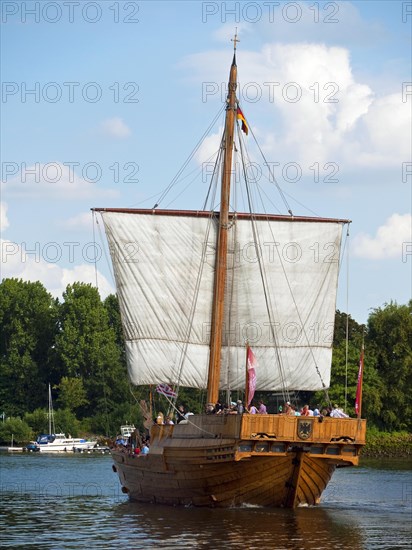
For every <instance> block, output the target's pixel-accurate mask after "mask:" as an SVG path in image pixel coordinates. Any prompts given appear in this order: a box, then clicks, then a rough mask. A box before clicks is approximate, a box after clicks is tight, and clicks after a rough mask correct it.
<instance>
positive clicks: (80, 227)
mask: <svg viewBox="0 0 412 550" xmlns="http://www.w3.org/2000/svg"><path fill="white" fill-rule="evenodd" d="M60 225H61V226H62V227H64V228H65V229H69V230H70V231H84V230H85V229H86V230H88V231H90V232H91V231H92V229H93V217H92V213H91V212H82V213H81V214H78V215H77V216H73V217H72V218H69V219H67V220H62V221H61V223H60Z"/></svg>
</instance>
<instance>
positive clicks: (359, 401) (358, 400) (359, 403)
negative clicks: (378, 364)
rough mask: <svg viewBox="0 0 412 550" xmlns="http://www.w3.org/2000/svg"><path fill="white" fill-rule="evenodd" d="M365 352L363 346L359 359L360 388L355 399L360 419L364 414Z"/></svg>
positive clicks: (356, 411)
mask: <svg viewBox="0 0 412 550" xmlns="http://www.w3.org/2000/svg"><path fill="white" fill-rule="evenodd" d="M363 352H364V350H363V345H362V351H361V355H360V359H359V372H358V387H357V388H356V399H355V414H356V416H357V417H358V418H360V417H361V412H362V383H363Z"/></svg>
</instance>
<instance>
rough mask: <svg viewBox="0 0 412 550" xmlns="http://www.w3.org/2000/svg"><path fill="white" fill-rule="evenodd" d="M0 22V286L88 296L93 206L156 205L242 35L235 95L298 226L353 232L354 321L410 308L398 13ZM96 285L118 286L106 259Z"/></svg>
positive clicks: (409, 7) (16, 7) (307, 7)
mask: <svg viewBox="0 0 412 550" xmlns="http://www.w3.org/2000/svg"><path fill="white" fill-rule="evenodd" d="M2 21H3V23H2V25H3V29H2V30H3V32H2V60H1V61H2V82H3V84H2V103H1V109H2V122H1V137H2V148H1V157H2V161H1V162H2V164H1V167H2V192H1V205H2V208H1V229H2V258H1V262H0V265H1V271H2V277H11V276H15V277H22V278H24V279H30V280H41V281H42V282H43V284H44V285H45V286H46V288H48V290H50V292H52V293H53V294H54V295H56V296H61V293H62V291H63V290H64V288H65V287H66V285H67V284H68V283H71V282H73V281H76V280H82V281H86V282H91V283H95V281H96V274H95V266H94V262H93V261H92V260H93V257H94V247H93V242H94V236H93V230H92V224H91V214H90V208H91V207H96V206H97V207H100V206H113V207H151V206H153V204H154V203H155V202H156V201H155V199H154V198H151V197H155V196H156V195H160V193H161V192H162V191H163V189H164V188H165V187H166V186H167V185H168V184H169V182H170V181H171V180H172V178H173V176H174V175H175V174H176V173H177V171H178V170H179V168H180V166H181V165H182V163H183V162H184V161H185V159H186V158H187V156H188V155H189V153H190V152H191V150H192V148H193V146H194V144H195V143H196V142H197V141H198V139H199V138H200V136H201V135H202V134H203V132H204V131H205V130H206V128H207V127H208V126H209V124H210V122H211V121H212V119H213V117H214V116H215V115H216V113H217V112H218V111H219V108H220V107H221V95H222V93H221V92H222V86H223V87H224V84H223V83H225V82H226V81H227V77H228V71H229V65H230V62H231V57H232V43H231V42H230V38H231V37H232V36H233V34H234V29H235V28H236V27H237V28H238V33H239V37H240V40H241V42H240V44H239V45H238V53H237V61H238V69H239V94H238V95H239V99H240V102H241V104H242V108H243V111H244V113H245V115H246V117H247V119H248V121H249V123H250V125H251V126H252V127H253V129H254V132H255V134H256V135H257V137H258V140H259V143H260V145H261V147H262V149H263V151H264V153H265V156H266V158H267V159H268V160H269V161H270V162H275V163H278V164H277V165H276V168H275V175H276V178H277V181H278V183H279V184H280V185H281V187H282V189H283V190H284V191H285V193H287V196H288V197H291V198H290V199H289V200H290V204H291V206H292V209H293V211H294V213H295V214H299V215H308V214H310V213H311V212H316V213H317V214H319V215H322V216H328V217H329V216H336V217H340V218H349V219H351V220H352V221H353V223H352V224H351V236H350V246H349V257H350V259H349V269H350V275H349V311H350V313H351V315H352V317H353V318H354V319H355V320H357V321H358V322H360V323H363V322H365V321H366V320H367V317H368V314H369V312H370V310H371V309H372V308H376V307H381V306H382V305H383V304H384V303H385V302H389V301H391V300H396V301H398V303H406V302H407V301H408V300H409V299H410V298H411V290H412V289H411V285H412V283H411V279H412V244H411V243H412V235H411V232H412V229H411V184H412V165H411V157H410V150H411V133H410V132H411V130H410V128H411V111H412V85H411V81H412V77H411V27H412V4H411V2H396V1H391V2H385V1H366V2H307V3H304V2H266V3H263V2H259V3H258V2H214V1H212V2H197V1H196V2H191V1H185V2H157V1H151V2H148V1H143V2H141V1H136V2H134V1H129V2H120V1H108V2H105V1H101V2H85V1H83V0H81V1H80V2H47V1H38V2H28V1H26V2H15V1H5V2H3V3H2ZM30 90H32V93H30ZM299 94H300V97H299V99H297V98H298V95H299ZM295 99H296V101H295ZM332 100H335V101H332ZM221 124H222V118H221V117H220V119H219V121H218V123H217V124H216V126H215V127H214V128H213V129H211V131H210V133H209V136H208V138H207V140H206V143H205V145H204V146H203V147H202V149H201V150H200V151H199V153H198V155H197V156H196V157H195V159H194V161H193V165H192V166H191V169H195V168H196V167H199V166H200V165H201V162H202V161H203V160H205V159H207V158H208V157H209V156H210V155H211V154H212V153H213V152H215V150H216V147H217V143H218V139H219V127H220V126H221ZM248 139H249V138H248ZM251 155H252V157H251V158H252V159H254V160H256V162H260V161H258V158H257V153H256V150H255V149H254V148H253V144H251ZM311 167H312V168H311ZM315 167H318V168H319V173H318V177H317V178H315V171H316V168H315ZM296 170H298V171H296ZM298 175H300V177H299V178H298V177H297V176H298ZM328 176H329V177H328ZM331 180H336V181H331ZM185 181H190V178H189V179H188V180H185ZM184 185H185V184H182V185H181V186H180V187H179V188H178V189H177V190H176V192H174V193H173V192H172V193H171V195H170V199H172V198H173V197H175V196H177V195H178V194H179V193H180V192H181V190H182V189H183V187H184ZM262 185H263V183H262ZM206 188H207V184H206V183H204V182H203V183H202V181H201V180H200V182H196V183H194V184H193V185H191V186H190V187H189V189H188V190H187V193H185V194H184V195H181V196H179V197H178V198H176V201H175V202H173V203H172V204H170V206H171V207H173V208H196V209H197V208H201V207H202V205H203V200H204V197H205V193H206ZM273 200H274V201H275V205H276V208H278V209H279V210H280V211H281V212H282V213H285V210H284V207H283V206H282V204H281V202H280V200H279V198H278V197H275V195H274V194H273ZM168 203H169V197H168V199H167V200H166V202H165V203H164V204H162V205H161V206H163V207H166V206H167V205H168ZM301 205H305V207H306V208H304V207H303V206H301ZM95 235H96V241H97V243H98V244H99V246H100V245H102V243H101V241H100V235H99V231H98V230H96V231H95ZM30 251H31V252H30ZM97 272H98V273H97V278H98V284H99V289H100V291H101V293H102V295H106V294H107V293H108V292H111V291H113V290H114V282H113V279H112V277H111V274H110V269H109V266H108V264H107V262H106V259H105V256H104V254H103V255H102V257H101V258H99V261H98V262H97ZM345 279H346V266H343V267H342V270H341V280H340V291H339V295H338V304H337V305H338V308H339V309H341V310H344V311H346V308H347V306H346V303H347V298H346V280H345Z"/></svg>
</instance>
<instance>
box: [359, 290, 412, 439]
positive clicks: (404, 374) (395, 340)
mask: <svg viewBox="0 0 412 550" xmlns="http://www.w3.org/2000/svg"><path fill="white" fill-rule="evenodd" d="M367 341H368V344H369V346H370V347H371V348H372V349H373V350H374V354H375V356H376V369H377V372H378V373H379V376H380V377H381V379H382V382H383V386H382V402H383V406H382V411H381V415H380V419H379V423H378V425H379V427H380V428H383V429H386V430H390V431H392V430H402V429H407V430H411V428H412V396H411V387H412V300H411V301H410V302H409V304H408V305H401V306H400V305H398V304H397V303H396V302H390V303H389V304H385V306H384V307H383V308H376V309H374V310H373V312H372V313H371V314H370V316H369V319H368V338H367Z"/></svg>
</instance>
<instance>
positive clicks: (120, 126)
mask: <svg viewBox="0 0 412 550" xmlns="http://www.w3.org/2000/svg"><path fill="white" fill-rule="evenodd" d="M100 128H101V130H102V132H103V134H104V135H106V136H110V137H113V138H116V139H125V138H128V137H129V136H130V135H131V134H132V131H131V130H130V128H129V127H128V126H127V124H125V123H124V122H123V119H122V118H120V117H117V116H116V117H113V118H108V119H106V120H104V121H103V122H102V123H101V124H100Z"/></svg>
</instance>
